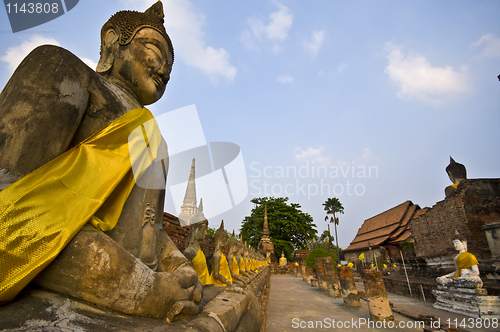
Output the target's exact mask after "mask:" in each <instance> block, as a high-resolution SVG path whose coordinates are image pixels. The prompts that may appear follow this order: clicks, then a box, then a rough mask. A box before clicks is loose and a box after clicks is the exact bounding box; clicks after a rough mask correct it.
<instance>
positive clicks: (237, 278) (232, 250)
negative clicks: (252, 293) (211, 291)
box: [227, 232, 248, 288]
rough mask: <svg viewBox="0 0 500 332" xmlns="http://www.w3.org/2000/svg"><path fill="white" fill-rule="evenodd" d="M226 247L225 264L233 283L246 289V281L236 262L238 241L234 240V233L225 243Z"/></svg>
mask: <svg viewBox="0 0 500 332" xmlns="http://www.w3.org/2000/svg"><path fill="white" fill-rule="evenodd" d="M227 246H228V253H227V262H228V264H229V270H230V271H231V277H232V278H233V283H235V284H237V285H238V286H240V287H243V288H246V287H247V280H248V279H247V280H245V279H246V278H245V277H244V276H242V275H241V274H240V268H239V265H238V261H237V260H236V255H237V252H238V240H236V237H235V235H234V232H233V235H232V236H231V238H230V239H229V241H227Z"/></svg>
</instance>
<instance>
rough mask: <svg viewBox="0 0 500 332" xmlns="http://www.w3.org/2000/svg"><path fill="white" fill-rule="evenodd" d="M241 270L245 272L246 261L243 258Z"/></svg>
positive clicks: (241, 259)
mask: <svg viewBox="0 0 500 332" xmlns="http://www.w3.org/2000/svg"><path fill="white" fill-rule="evenodd" d="M240 270H242V271H245V260H244V259H243V257H241V258H240Z"/></svg>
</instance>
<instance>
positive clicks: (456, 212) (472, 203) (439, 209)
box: [410, 179, 500, 258]
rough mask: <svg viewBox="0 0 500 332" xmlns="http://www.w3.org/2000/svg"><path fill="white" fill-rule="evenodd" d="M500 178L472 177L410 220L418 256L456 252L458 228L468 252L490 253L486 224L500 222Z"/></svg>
mask: <svg viewBox="0 0 500 332" xmlns="http://www.w3.org/2000/svg"><path fill="white" fill-rule="evenodd" d="M499 216H500V179H470V180H466V181H464V182H462V183H460V185H459V186H458V188H457V191H456V193H455V194H454V195H452V196H450V197H447V198H446V199H445V200H443V201H440V202H438V203H436V205H434V206H433V207H432V208H431V209H429V210H427V212H426V213H425V214H423V215H421V216H420V217H418V218H416V219H413V220H412V221H411V222H410V229H411V234H412V236H413V239H414V246H415V254H416V256H417V257H422V258H432V257H437V256H451V255H456V250H455V249H454V248H453V243H452V239H453V237H454V233H455V230H457V231H458V232H459V233H460V234H461V235H462V236H463V237H465V239H466V240H467V244H468V251H469V252H471V253H473V254H474V255H476V256H478V258H479V257H481V256H487V255H489V254H490V250H489V247H488V242H487V240H486V237H485V235H484V231H483V230H482V229H481V226H482V225H485V224H487V223H494V222H499V221H500V218H499Z"/></svg>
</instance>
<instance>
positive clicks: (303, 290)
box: [265, 275, 424, 332]
mask: <svg viewBox="0 0 500 332" xmlns="http://www.w3.org/2000/svg"><path fill="white" fill-rule="evenodd" d="M394 319H395V321H394V328H389V326H390V324H392V323H388V322H386V326H385V328H384V325H383V322H378V323H376V322H373V321H371V320H370V313H369V312H368V305H367V303H366V302H365V301H362V303H361V308H350V307H345V306H344V301H343V299H342V298H334V297H329V296H328V293H327V292H324V291H320V290H319V289H318V288H315V287H311V285H309V284H307V283H305V282H304V281H303V280H302V279H300V278H297V277H295V276H292V275H272V276H271V290H270V293H269V302H268V307H267V319H266V329H265V332H292V331H328V330H335V331H339V332H345V331H351V332H352V331H353V330H360V331H378V332H384V331H407V332H414V331H419V332H422V331H423V326H424V325H423V323H421V322H416V321H415V320H413V319H411V318H407V317H405V316H403V315H399V314H397V313H395V314H394ZM369 324H370V325H369ZM376 324H379V325H376ZM398 326H401V327H402V328H398Z"/></svg>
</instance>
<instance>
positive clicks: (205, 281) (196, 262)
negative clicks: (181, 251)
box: [191, 246, 213, 285]
mask: <svg viewBox="0 0 500 332" xmlns="http://www.w3.org/2000/svg"><path fill="white" fill-rule="evenodd" d="M191 263H193V267H194V270H195V271H196V273H198V278H200V282H201V284H202V285H209V284H213V280H212V275H211V274H210V273H208V267H207V259H206V258H205V254H204V253H203V251H202V250H201V248H200V247H199V246H198V252H197V253H196V256H194V258H193V259H192V260H191Z"/></svg>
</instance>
